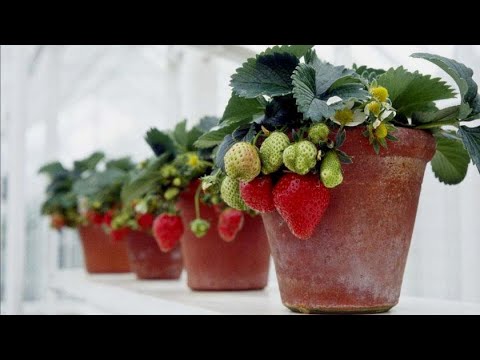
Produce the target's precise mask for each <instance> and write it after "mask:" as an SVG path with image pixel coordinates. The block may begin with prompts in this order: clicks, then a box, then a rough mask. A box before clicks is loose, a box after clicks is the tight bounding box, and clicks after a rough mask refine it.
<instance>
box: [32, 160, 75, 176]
mask: <svg viewBox="0 0 480 360" xmlns="http://www.w3.org/2000/svg"><path fill="white" fill-rule="evenodd" d="M67 172H68V171H67V170H66V169H65V168H64V167H63V165H62V164H61V163H60V162H58V161H55V162H52V163H48V164H46V165H43V166H42V167H41V168H40V169H39V170H38V173H39V174H46V175H48V176H49V177H50V178H54V177H55V176H56V175H59V174H64V173H67Z"/></svg>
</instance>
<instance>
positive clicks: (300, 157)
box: [283, 140, 318, 175]
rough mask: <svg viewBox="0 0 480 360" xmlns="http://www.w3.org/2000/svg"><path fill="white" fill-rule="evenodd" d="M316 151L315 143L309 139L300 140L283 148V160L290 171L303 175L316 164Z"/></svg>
mask: <svg viewBox="0 0 480 360" xmlns="http://www.w3.org/2000/svg"><path fill="white" fill-rule="evenodd" d="M317 153H318V151H317V148H316V147H315V145H313V144H312V143H311V142H310V141H307V140H302V141H300V142H298V143H295V144H293V145H290V146H289V147H288V148H286V149H285V151H284V152H283V162H284V163H285V166H286V167H287V168H288V169H289V170H290V171H293V172H294V173H297V174H299V175H305V174H307V173H308V172H309V171H310V170H311V169H313V168H314V167H315V165H316V164H317Z"/></svg>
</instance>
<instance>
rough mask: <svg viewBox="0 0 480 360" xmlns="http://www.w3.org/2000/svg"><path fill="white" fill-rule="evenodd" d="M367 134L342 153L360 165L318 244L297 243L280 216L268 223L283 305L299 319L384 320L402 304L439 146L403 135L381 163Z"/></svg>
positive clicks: (350, 134) (350, 137) (348, 171)
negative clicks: (374, 316) (369, 316)
mask: <svg viewBox="0 0 480 360" xmlns="http://www.w3.org/2000/svg"><path fill="white" fill-rule="evenodd" d="M363 131H364V128H355V129H353V130H347V140H346V142H345V144H344V146H343V147H342V150H343V151H345V152H346V153H347V154H349V155H350V156H353V164H351V165H345V166H344V167H343V169H344V182H343V184H342V185H340V186H339V187H337V188H335V189H333V190H331V201H330V206H329V208H328V209H327V211H326V214H325V216H324V218H323V219H322V221H321V223H320V224H319V225H318V227H317V229H316V231H315V233H314V235H313V236H312V238H311V239H309V240H300V239H298V238H296V237H295V236H293V235H292V234H291V232H290V230H289V229H288V227H287V224H286V223H285V222H284V221H283V219H282V218H281V217H280V215H279V214H278V213H277V212H276V211H275V212H273V213H269V214H265V215H263V220H264V223H265V228H266V230H267V235H268V238H269V242H270V248H271V251H272V256H273V259H274V262H275V268H276V272H277V278H278V283H279V288H280V294H281V297H282V301H283V303H284V305H285V306H287V307H288V308H290V309H291V310H293V311H298V312H304V313H349V312H352V313H377V312H386V311H388V310H390V309H391V308H392V307H393V306H395V305H396V304H397V303H398V299H399V296H400V290H401V286H402V280H403V273H404V269H405V263H406V261H407V255H408V249H409V246H410V240H411V236H412V232H413V226H414V223H415V216H416V212H417V206H418V198H419V195H420V189H421V185H422V181H423V175H424V171H425V165H426V164H427V162H428V161H429V160H431V158H432V157H433V155H434V153H435V141H434V138H433V137H432V135H430V134H429V133H427V132H423V131H419V130H411V129H404V128H401V129H398V131H397V132H396V133H395V136H396V137H397V138H398V139H399V141H398V142H389V143H388V150H385V149H382V150H381V153H380V155H378V156H377V155H376V154H375V153H374V151H373V148H372V146H371V145H369V143H368V139H367V138H365V137H364V136H363V135H362V132H363Z"/></svg>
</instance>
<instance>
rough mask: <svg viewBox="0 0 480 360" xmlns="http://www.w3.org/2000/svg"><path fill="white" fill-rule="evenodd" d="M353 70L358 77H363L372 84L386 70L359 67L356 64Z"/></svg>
mask: <svg viewBox="0 0 480 360" xmlns="http://www.w3.org/2000/svg"><path fill="white" fill-rule="evenodd" d="M353 70H355V72H356V73H357V74H358V75H360V76H362V77H363V78H365V79H367V80H368V81H370V82H371V81H373V80H375V79H376V78H378V77H379V76H380V75H382V74H384V73H385V70H383V69H373V68H369V67H367V66H365V65H363V66H360V67H359V66H357V65H356V64H353Z"/></svg>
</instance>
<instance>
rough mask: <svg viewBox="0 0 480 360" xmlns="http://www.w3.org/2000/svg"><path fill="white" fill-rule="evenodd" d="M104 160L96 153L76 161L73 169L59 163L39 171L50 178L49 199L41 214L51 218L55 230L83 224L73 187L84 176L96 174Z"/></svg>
mask: <svg viewBox="0 0 480 360" xmlns="http://www.w3.org/2000/svg"><path fill="white" fill-rule="evenodd" d="M103 158H104V154H103V153H101V152H95V153H93V154H92V155H90V156H89V157H87V158H85V159H83V160H79V161H75V162H74V164H73V168H72V169H68V168H66V167H64V166H63V165H62V164H61V163H60V162H58V161H55V162H52V163H48V164H45V165H44V166H42V167H41V168H40V169H39V173H40V174H45V175H47V176H48V178H49V184H48V186H47V188H46V195H47V199H46V200H45V201H44V203H43V204H42V208H41V213H42V215H47V216H50V218H51V226H52V227H53V228H54V229H56V230H61V229H62V228H63V227H71V228H75V227H77V226H78V225H79V224H81V223H82V221H83V219H82V217H81V216H80V214H79V212H78V201H77V196H76V194H75V193H74V191H73V186H74V183H75V182H76V181H78V180H79V179H81V178H82V177H83V176H88V175H89V174H90V173H92V172H95V169H96V167H97V165H98V163H99V162H100V161H101V160H102V159H103Z"/></svg>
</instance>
